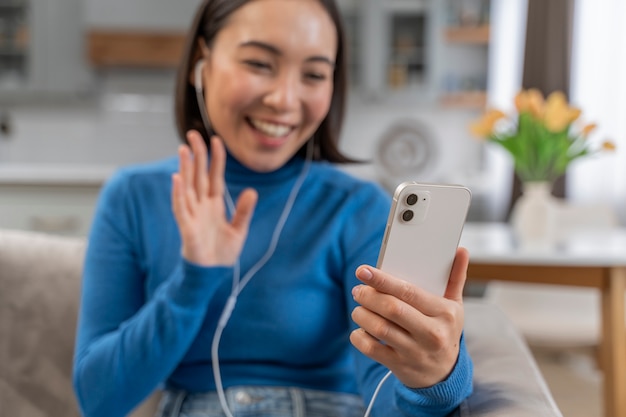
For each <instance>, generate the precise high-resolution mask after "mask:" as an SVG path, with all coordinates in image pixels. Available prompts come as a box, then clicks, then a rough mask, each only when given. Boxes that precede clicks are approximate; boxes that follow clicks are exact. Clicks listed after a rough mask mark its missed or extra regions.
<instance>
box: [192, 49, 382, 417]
mask: <svg viewBox="0 0 626 417" xmlns="http://www.w3.org/2000/svg"><path fill="white" fill-rule="evenodd" d="M203 66H204V60H203V59H199V60H198V62H196V66H195V67H194V87H195V90H196V99H197V101H198V108H199V110H200V114H201V116H202V122H203V124H204V128H205V129H206V131H207V134H209V132H210V126H211V125H210V123H209V116H208V112H207V109H206V105H205V104H204V94H203V88H202V69H203ZM312 160H313V141H312V140H309V142H308V144H307V150H306V160H305V163H304V166H303V167H302V171H301V172H300V175H299V176H298V178H297V180H296V182H295V184H294V185H293V188H292V189H291V192H290V194H289V197H288V198H287V202H286V203H285V207H284V208H283V211H282V213H281V215H280V217H279V219H278V222H277V223H276V226H275V227H274V232H273V233H272V238H271V240H270V244H269V246H268V248H267V251H266V252H265V254H264V255H263V256H262V257H261V258H260V259H259V260H258V261H257V262H256V263H255V264H254V265H253V266H252V268H250V270H248V272H246V274H245V275H244V276H243V278H241V277H240V275H241V270H240V264H239V259H237V261H236V262H235V265H234V271H233V286H232V289H231V293H230V296H229V297H228V300H227V301H226V305H225V306H224V309H223V310H222V313H221V315H220V318H219V321H218V323H217V328H216V329H215V333H214V334H213V340H212V342H211V363H212V365H213V378H214V379H215V388H216V391H217V396H218V398H219V401H220V405H221V406H222V410H223V411H224V414H226V416H227V417H233V414H232V413H231V411H230V408H229V407H228V402H227V401H226V394H225V392H224V386H223V384H222V375H221V373H220V364H219V356H218V354H219V343H220V339H221V337H222V332H223V331H224V329H225V328H226V325H227V324H228V320H229V319H230V316H231V314H232V312H233V310H234V309H235V305H236V304H237V297H238V296H239V294H240V293H241V291H242V290H243V288H244V287H245V286H246V285H247V284H248V282H250V280H251V279H252V277H253V276H254V275H255V274H256V273H257V272H258V271H259V270H260V269H261V268H262V267H263V266H264V265H265V264H266V263H267V262H268V261H269V260H270V258H271V257H272V255H274V251H275V250H276V246H277V245H278V239H279V238H280V234H281V232H282V230H283V227H284V226H285V223H286V222H287V218H288V217H289V214H290V213H291V209H292V208H293V205H294V203H295V200H296V197H297V196H298V193H299V191H300V188H301V187H302V183H303V182H304V180H305V179H306V177H307V175H308V173H309V169H310V167H311V161H312ZM224 192H225V196H226V204H227V206H228V211H229V213H230V214H231V215H232V214H233V213H234V211H235V203H234V201H233V199H232V197H231V195H230V192H229V191H228V187H224ZM390 376H391V371H389V372H387V374H386V375H385V376H384V377H383V378H382V379H381V380H380V382H379V383H378V386H377V387H376V390H375V391H374V395H373V396H372V399H371V400H370V403H369V406H368V407H367V411H366V412H365V415H364V417H368V416H369V414H370V411H371V409H372V406H373V405H374V400H375V399H376V396H377V395H378V392H379V391H380V388H381V387H382V385H383V383H384V382H385V381H386V380H387V378H389V377H390Z"/></svg>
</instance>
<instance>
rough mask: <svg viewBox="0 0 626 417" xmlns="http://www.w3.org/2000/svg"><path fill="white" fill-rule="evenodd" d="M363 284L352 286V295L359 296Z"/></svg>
mask: <svg viewBox="0 0 626 417" xmlns="http://www.w3.org/2000/svg"><path fill="white" fill-rule="evenodd" d="M360 287H361V286H360V285H356V286H354V287H353V288H352V297H353V298H356V297H358V296H359V293H360V292H361V288H360Z"/></svg>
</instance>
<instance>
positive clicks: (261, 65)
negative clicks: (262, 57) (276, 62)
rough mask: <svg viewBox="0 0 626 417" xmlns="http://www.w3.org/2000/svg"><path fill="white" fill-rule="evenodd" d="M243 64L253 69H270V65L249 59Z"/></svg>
mask: <svg viewBox="0 0 626 417" xmlns="http://www.w3.org/2000/svg"><path fill="white" fill-rule="evenodd" d="M244 62H245V64H246V65H248V66H249V67H251V68H254V69H270V64H268V63H267V62H263V61H257V60H254V59H249V60H247V61H244Z"/></svg>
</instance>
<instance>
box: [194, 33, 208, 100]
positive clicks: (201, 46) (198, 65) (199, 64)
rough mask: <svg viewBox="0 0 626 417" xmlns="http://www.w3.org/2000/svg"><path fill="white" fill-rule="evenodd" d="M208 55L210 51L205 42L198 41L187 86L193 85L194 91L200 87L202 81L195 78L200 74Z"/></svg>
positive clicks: (202, 40)
mask: <svg viewBox="0 0 626 417" xmlns="http://www.w3.org/2000/svg"><path fill="white" fill-rule="evenodd" d="M210 53H211V51H210V50H209V47H208V46H207V44H206V42H205V40H204V39H202V38H200V39H198V47H197V48H196V51H195V53H194V57H193V60H194V61H195V64H194V65H193V67H191V68H190V69H189V84H191V85H193V86H194V88H195V89H196V90H197V89H198V87H199V86H200V87H201V85H202V79H198V78H197V77H198V75H199V74H202V69H203V68H204V63H205V58H207V57H208V56H209V54H210Z"/></svg>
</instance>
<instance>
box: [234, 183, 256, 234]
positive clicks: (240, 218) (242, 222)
mask: <svg viewBox="0 0 626 417" xmlns="http://www.w3.org/2000/svg"><path fill="white" fill-rule="evenodd" d="M257 198H258V194H257V192H256V191H255V190H253V189H252V188H247V189H245V190H243V192H242V193H241V195H240V196H239V198H238V199H237V206H236V207H235V214H234V215H233V221H232V226H233V227H234V228H235V229H236V230H238V231H239V232H245V231H247V230H248V226H249V225H250V221H251V220H252V214H253V213H254V207H255V206H256V201H257Z"/></svg>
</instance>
